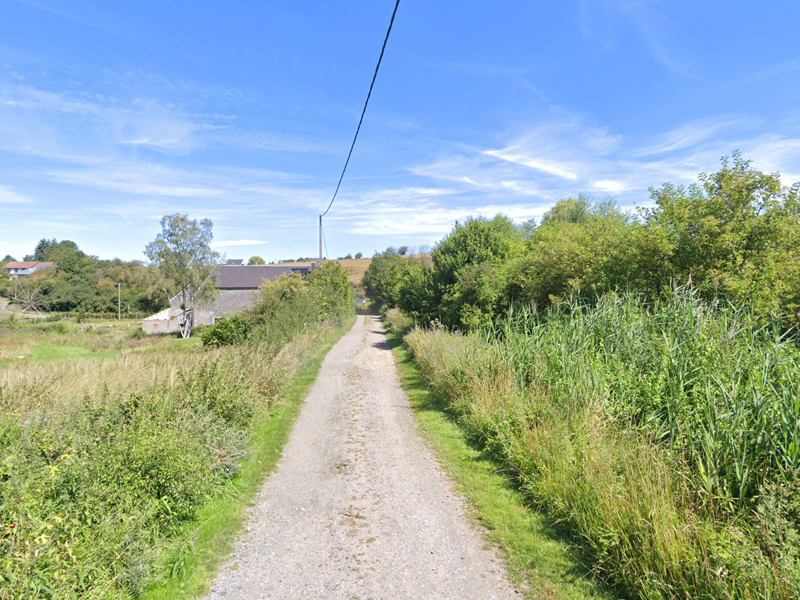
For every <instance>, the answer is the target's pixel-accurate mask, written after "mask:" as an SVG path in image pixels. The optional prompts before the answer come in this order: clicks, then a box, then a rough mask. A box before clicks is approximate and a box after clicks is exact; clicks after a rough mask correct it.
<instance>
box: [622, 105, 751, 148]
mask: <svg viewBox="0 0 800 600" xmlns="http://www.w3.org/2000/svg"><path fill="white" fill-rule="evenodd" d="M759 122H760V121H759V120H758V119H752V118H747V117H745V116H743V115H727V116H722V117H718V118H713V119H698V120H695V121H691V122H689V123H685V124H683V125H681V126H680V127H677V128H676V129H673V130H672V131H668V132H667V133H665V134H662V135H659V136H657V137H656V141H655V143H654V144H652V145H650V146H647V147H645V148H641V149H639V150H635V151H634V152H632V153H631V154H632V155H633V156H654V155H657V154H664V153H667V152H672V151H675V150H683V149H686V148H691V147H693V146H696V145H698V144H700V143H701V142H705V141H707V140H711V139H719V137H720V135H719V134H720V133H722V132H723V131H725V130H731V129H734V128H736V129H738V130H740V131H741V130H742V129H743V128H751V127H755V126H757V125H758V124H759Z"/></svg>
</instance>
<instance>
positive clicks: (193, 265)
mask: <svg viewBox="0 0 800 600" xmlns="http://www.w3.org/2000/svg"><path fill="white" fill-rule="evenodd" d="M213 225H214V224H213V223H212V221H211V219H202V220H201V221H198V220H196V219H190V218H189V215H182V214H179V213H175V214H172V215H165V216H163V217H162V218H161V233H159V234H158V235H157V236H156V239H155V240H154V241H152V242H150V243H149V244H147V246H146V247H145V249H144V254H145V256H146V257H147V258H148V259H149V260H150V262H151V263H153V264H154V265H155V266H156V267H157V270H158V275H159V277H160V282H161V285H162V287H163V289H164V291H165V292H166V294H167V296H169V297H170V298H174V297H176V296H178V295H180V300H181V309H182V310H183V319H184V321H183V323H182V324H181V333H182V335H183V337H186V338H188V337H189V336H190V335H191V328H192V325H193V323H194V304H195V301H196V300H207V299H209V298H210V297H211V296H212V295H213V294H214V292H216V286H215V285H213V281H212V279H213V273H212V271H213V269H214V266H215V265H216V264H217V263H218V262H219V260H220V258H221V256H220V254H219V253H217V252H214V251H213V250H211V240H212V239H213V237H214V234H213V233H212V232H211V228H212V227H213Z"/></svg>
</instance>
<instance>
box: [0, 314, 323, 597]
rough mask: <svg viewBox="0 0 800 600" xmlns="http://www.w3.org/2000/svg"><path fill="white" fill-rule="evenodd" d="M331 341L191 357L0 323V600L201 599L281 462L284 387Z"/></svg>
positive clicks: (94, 332) (118, 335)
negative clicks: (247, 508)
mask: <svg viewBox="0 0 800 600" xmlns="http://www.w3.org/2000/svg"><path fill="white" fill-rule="evenodd" d="M337 335H338V333H337V332H334V331H333V329H332V328H331V327H330V326H320V327H317V328H309V330H308V331H307V332H306V333H304V334H303V335H301V336H298V337H296V338H294V339H293V340H292V341H290V342H289V343H288V344H286V345H282V346H280V347H274V346H273V347H269V348H267V347H256V346H253V347H244V346H242V347H239V346H229V347H224V348H203V349H202V350H201V348H202V347H201V346H199V343H200V340H197V339H192V340H182V339H179V338H173V337H161V336H159V337H148V338H145V339H140V338H141V336H140V334H139V333H138V330H136V329H131V328H127V327H105V328H97V327H83V326H81V325H78V324H74V323H66V322H58V323H24V324H21V323H19V322H17V321H16V320H14V319H6V320H3V321H0V348H3V349H4V352H5V353H6V355H7V356H8V355H9V353H11V354H12V355H13V356H14V358H4V359H0V556H2V557H3V561H2V569H0V599H2V600H12V599H13V600H17V599H22V598H26V599H27V598H40V597H41V598H45V597H48V598H49V597H55V598H73V597H74V598H87V599H91V598H97V599H100V598H103V599H120V600H123V599H128V598H133V597H140V596H141V595H142V594H143V593H145V592H146V591H148V590H149V591H148V592H147V593H151V594H154V597H159V592H158V589H159V586H161V585H167V586H168V588H169V589H170V590H172V591H171V592H169V593H166V594H161V596H160V597H170V598H172V597H175V596H176V593H179V592H181V590H184V589H185V590H192V589H194V590H196V589H198V588H202V587H203V586H204V585H205V582H206V581H207V578H208V573H209V572H210V570H212V569H213V565H214V564H216V563H215V561H218V560H219V556H220V555H221V553H222V552H224V550H225V548H226V547H227V544H228V543H229V541H230V538H231V535H232V533H231V531H232V530H233V529H232V528H234V529H235V527H236V526H237V524H238V523H239V522H240V519H241V514H242V512H243V506H244V503H245V502H246V498H247V497H248V494H252V490H253V489H254V486H256V485H257V482H258V481H260V479H259V478H260V477H263V471H264V469H266V468H269V465H270V464H272V462H274V459H275V457H276V456H277V455H279V453H280V448H281V447H282V444H283V439H284V438H285V432H286V431H287V430H288V427H289V425H290V423H291V420H292V418H293V414H294V412H293V411H295V410H296V406H297V405H298V400H297V397H298V395H300V394H301V393H302V389H301V388H302V385H301V387H300V388H297V389H295V387H292V386H291V385H290V384H291V382H292V381H293V378H294V375H295V373H296V372H298V369H301V370H302V373H303V375H302V378H301V383H302V384H303V385H307V384H308V381H310V379H309V377H312V378H313V369H314V365H315V364H318V361H319V360H320V359H321V353H323V352H324V349H325V348H326V345H328V346H329V345H330V344H331V343H332V339H333V338H335V337H336V336H337ZM16 356H23V357H24V358H23V359H19V358H16ZM309 361H310V362H309ZM309 369H310V371H309ZM298 390H300V391H298ZM270 461H272V462H270ZM217 537H219V539H217ZM226 540H227V541H226ZM170 582H177V583H174V584H171V583H170ZM170 585H172V587H169V586H170ZM187 593H188V591H187Z"/></svg>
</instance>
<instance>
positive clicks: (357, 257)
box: [356, 252, 364, 260]
mask: <svg viewBox="0 0 800 600" xmlns="http://www.w3.org/2000/svg"><path fill="white" fill-rule="evenodd" d="M359 258H364V254H363V253H361V252H356V260H358V259H359Z"/></svg>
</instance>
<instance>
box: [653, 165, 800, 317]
mask: <svg viewBox="0 0 800 600" xmlns="http://www.w3.org/2000/svg"><path fill="white" fill-rule="evenodd" d="M731 163H732V164H731ZM699 179H700V181H699V182H698V183H696V184H693V185H691V186H689V188H684V187H682V186H675V185H673V184H671V183H665V184H664V185H663V186H662V187H660V188H652V189H651V190H650V192H651V195H652V198H653V200H655V202H656V207H654V208H653V209H650V210H649V211H646V212H645V218H646V223H647V225H648V227H651V228H657V229H660V230H661V231H663V233H664V235H665V236H666V237H667V239H668V240H669V242H670V244H671V246H672V252H671V256H670V257H669V262H670V266H671V267H672V269H673V276H674V277H675V278H676V280H677V282H678V283H682V284H683V283H688V282H691V283H692V285H694V286H695V287H697V288H698V289H699V290H700V291H701V292H702V293H704V294H705V295H707V296H709V297H712V296H716V295H717V294H722V295H724V296H726V297H727V298H729V299H731V300H734V301H741V300H745V299H747V300H748V301H749V302H750V304H751V305H752V306H753V307H754V308H755V309H756V312H758V313H760V314H770V315H773V316H774V315H778V314H780V313H782V312H783V313H788V314H789V316H790V320H792V321H793V322H797V321H799V320H800V292H799V291H798V290H799V289H800V251H799V250H798V248H800V206H799V205H798V202H797V198H798V195H797V191H798V187H797V186H793V187H792V188H785V187H783V186H782V185H781V181H780V177H779V175H778V174H777V173H775V174H771V175H769V174H766V173H762V172H761V171H758V170H756V169H753V168H752V167H751V163H750V161H748V160H745V159H743V158H742V156H741V154H740V153H739V152H735V153H734V154H733V161H731V160H730V159H729V158H728V157H723V158H722V167H721V169H720V170H719V171H717V172H716V173H712V174H710V175H707V174H705V173H703V174H701V175H700V177H699Z"/></svg>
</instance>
